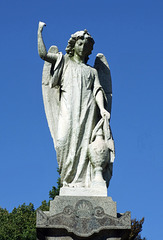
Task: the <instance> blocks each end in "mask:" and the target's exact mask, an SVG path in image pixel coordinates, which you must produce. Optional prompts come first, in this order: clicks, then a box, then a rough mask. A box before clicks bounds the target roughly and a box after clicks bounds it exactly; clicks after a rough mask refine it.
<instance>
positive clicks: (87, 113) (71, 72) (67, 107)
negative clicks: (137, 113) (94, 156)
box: [55, 56, 101, 187]
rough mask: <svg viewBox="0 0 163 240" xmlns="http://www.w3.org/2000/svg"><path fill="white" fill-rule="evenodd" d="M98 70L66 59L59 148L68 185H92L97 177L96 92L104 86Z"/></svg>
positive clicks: (60, 104) (58, 153)
mask: <svg viewBox="0 0 163 240" xmlns="http://www.w3.org/2000/svg"><path fill="white" fill-rule="evenodd" d="M60 67H61V66H60ZM95 71H96V70H95V69H94V68H92V67H90V66H88V65H86V64H84V63H77V62H75V61H73V60H72V59H71V58H69V57H68V56H66V57H64V58H63V60H62V72H60V76H59V77H58V79H59V78H60V81H59V82H58V84H59V86H60V99H59V105H58V108H59V110H58V124H57V125H58V127H57V129H55V131H57V134H56V135H55V148H56V152H57V161H58V164H59V170H60V175H61V181H62V182H63V185H64V186H66V185H67V186H79V187H89V186H90V183H91V180H92V178H93V171H92V166H91V164H90V162H89V159H88V146H89V143H90V139H91V136H92V131H93V129H94V127H95V125H96V123H97V111H98V108H97V104H96V99H95V96H96V94H97V92H98V90H99V89H101V85H100V83H99V79H98V77H97V74H95Z"/></svg>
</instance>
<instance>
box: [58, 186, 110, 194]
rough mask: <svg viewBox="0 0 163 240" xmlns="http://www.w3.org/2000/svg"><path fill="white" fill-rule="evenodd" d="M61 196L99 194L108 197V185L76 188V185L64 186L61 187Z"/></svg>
mask: <svg viewBox="0 0 163 240" xmlns="http://www.w3.org/2000/svg"><path fill="white" fill-rule="evenodd" d="M59 195H60V196H94V197H95V196H97V197H98V196H99V197H107V187H106V184H105V186H100V187H97V188H96V187H94V188H75V187H62V188H61V189H60V193H59Z"/></svg>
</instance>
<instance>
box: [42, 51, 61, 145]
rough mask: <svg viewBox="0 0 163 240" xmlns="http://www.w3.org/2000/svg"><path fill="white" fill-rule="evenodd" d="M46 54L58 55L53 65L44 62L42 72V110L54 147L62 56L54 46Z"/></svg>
mask: <svg viewBox="0 0 163 240" xmlns="http://www.w3.org/2000/svg"><path fill="white" fill-rule="evenodd" d="M48 53H55V54H56V53H57V54H58V59H57V62H56V63H55V65H53V64H51V63H49V62H46V61H45V63H44V67H43V72H42V94H43V101H44V108H45V113H46V118H47V122H48V126H49V129H50V133H51V136H52V138H53V142H54V146H55V145H56V144H55V142H56V137H57V129H58V113H59V102H60V86H59V80H60V76H61V72H62V68H63V55H62V54H61V53H59V52H58V48H57V47H56V46H51V47H50V49H49V51H48Z"/></svg>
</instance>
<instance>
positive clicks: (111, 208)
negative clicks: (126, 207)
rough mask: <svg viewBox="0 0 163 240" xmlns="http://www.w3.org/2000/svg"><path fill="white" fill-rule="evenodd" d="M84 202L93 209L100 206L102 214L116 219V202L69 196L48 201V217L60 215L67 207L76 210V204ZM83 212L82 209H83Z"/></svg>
mask: <svg viewBox="0 0 163 240" xmlns="http://www.w3.org/2000/svg"><path fill="white" fill-rule="evenodd" d="M81 201H85V203H87V202H88V203H90V204H91V205H92V208H93V209H95V208H97V207H98V206H101V207H102V208H103V210H104V212H105V213H106V214H108V215H110V216H113V217H117V208H116V202H114V201H113V200H112V198H111V197H82V196H81V197H80V196H78V197H70V196H56V197H55V199H54V200H53V201H50V212H49V213H50V216H52V215H55V214H59V213H62V212H63V211H64V209H65V208H66V207H67V206H71V207H72V208H73V209H76V208H77V206H78V203H79V202H81ZM90 204H89V205H88V206H90ZM83 211H84V209H83Z"/></svg>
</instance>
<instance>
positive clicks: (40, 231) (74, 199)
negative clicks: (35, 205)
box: [36, 196, 131, 240]
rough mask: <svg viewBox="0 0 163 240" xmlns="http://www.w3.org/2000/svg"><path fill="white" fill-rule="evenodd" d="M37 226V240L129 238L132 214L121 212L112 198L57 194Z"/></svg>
mask: <svg viewBox="0 0 163 240" xmlns="http://www.w3.org/2000/svg"><path fill="white" fill-rule="evenodd" d="M36 225H37V226H36V227H37V240H72V239H73V240H84V239H89V240H127V239H128V235H129V233H130V229H131V216H130V212H126V213H124V214H117V210H116V202H113V200H112V199H111V197H82V196H80V197H79V196H57V197H55V199H54V200H53V201H51V202H50V210H49V211H46V212H42V211H41V210H38V211H37V224H36Z"/></svg>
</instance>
